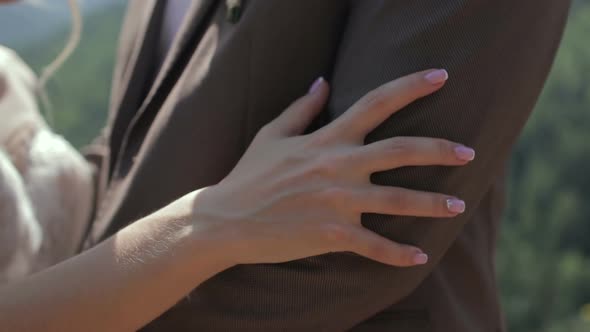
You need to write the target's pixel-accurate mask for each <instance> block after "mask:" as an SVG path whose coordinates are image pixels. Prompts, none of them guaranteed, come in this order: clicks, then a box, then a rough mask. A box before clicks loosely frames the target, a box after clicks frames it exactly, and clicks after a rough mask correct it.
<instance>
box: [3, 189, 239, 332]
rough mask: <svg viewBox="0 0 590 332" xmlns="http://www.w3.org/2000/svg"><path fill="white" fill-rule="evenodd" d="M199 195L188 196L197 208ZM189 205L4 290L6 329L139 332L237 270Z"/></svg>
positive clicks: (159, 215)
mask: <svg viewBox="0 0 590 332" xmlns="http://www.w3.org/2000/svg"><path fill="white" fill-rule="evenodd" d="M197 196H198V192H197V193H194V194H191V195H188V196H186V197H184V198H183V199H190V200H193V201H194V202H195V204H196V201H197V200H196V198H197ZM175 204H176V205H177V207H174V205H175ZM186 206H194V204H185V205H183V204H179V203H178V202H175V203H173V204H172V209H166V210H165V212H164V213H161V212H158V213H156V214H153V215H150V216H148V217H146V218H144V219H142V220H140V221H138V222H136V223H134V224H132V225H130V226H129V227H127V228H125V229H123V230H122V231H120V232H119V233H117V234H116V235H115V236H113V237H111V238H110V239H108V240H107V241H105V242H103V243H102V244H100V245H98V246H97V247H95V248H93V249H91V250H89V251H87V252H85V253H83V254H82V255H79V256H77V257H74V258H72V259H69V260H67V261H65V262H63V263H61V264H58V265H56V266H54V267H53V268H50V269H48V270H46V271H44V272H41V273H38V274H36V275H33V276H31V277H30V278H27V279H24V280H23V281H21V282H17V283H12V284H9V285H8V286H7V287H5V288H4V289H1V290H0V330H3V331H23V330H26V331H134V330H137V329H138V328H140V327H141V326H143V325H145V324H146V323H148V322H149V321H151V320H153V319H154V318H156V317H157V316H159V315H160V314H161V313H163V312H164V311H165V310H167V309H168V308H170V307H172V306H173V305H174V304H175V303H176V302H177V301H178V300H180V299H181V298H182V297H183V296H185V295H186V294H188V293H189V292H190V291H191V290H192V289H193V288H194V287H196V286H197V285H199V284H200V283H201V282H203V281H204V280H206V279H208V278H210V277H211V276H213V275H215V274H216V273H218V272H220V271H222V270H224V269H226V268H228V267H230V266H231V265H232V263H231V262H230V260H229V259H227V255H226V253H225V252H224V251H223V246H220V243H219V241H220V238H219V237H216V236H215V235H214V234H212V232H210V231H209V228H208V229H205V228H204V227H202V225H206V224H207V223H206V222H202V221H201V222H196V221H195V220H194V213H192V211H186V210H187V209H188V208H187V207H186ZM183 210H184V211H183ZM170 211H172V212H170ZM189 216H190V217H189ZM220 249H221V250H220Z"/></svg>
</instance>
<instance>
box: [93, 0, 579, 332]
mask: <svg viewBox="0 0 590 332" xmlns="http://www.w3.org/2000/svg"><path fill="white" fill-rule="evenodd" d="M162 3H163V1H157V0H137V1H130V5H129V10H128V15H127V17H126V20H125V24H124V27H123V31H122V34H121V47H120V52H119V55H118V57H119V58H118V66H117V68H116V72H115V76H114V83H113V94H112V104H111V113H110V117H109V122H108V127H107V129H106V130H105V133H104V136H103V138H104V140H103V141H104V144H103V145H99V146H98V148H97V149H96V150H95V152H96V153H95V155H94V157H95V160H97V162H100V163H101V164H102V167H101V175H100V177H99V183H100V186H99V201H100V202H99V204H98V207H97V216H96V218H95V221H94V223H93V226H92V229H91V230H90V234H89V241H88V244H90V245H91V244H93V243H96V242H98V241H101V240H103V239H105V238H106V237H108V236H110V235H112V234H113V233H114V232H116V231H117V230H119V229H120V228H122V227H124V226H125V225H127V224H129V223H131V222H133V221H134V220H137V219H138V218H140V217H142V216H144V215H146V214H148V213H150V212H152V211H154V210H156V209H158V208H160V207H162V206H163V205H165V204H166V203H168V202H170V201H172V200H174V199H175V198H176V197H179V196H181V195H182V194H184V193H187V192H189V191H192V190H194V189H197V188H201V187H204V186H208V185H212V184H215V183H216V182H218V181H219V180H221V179H222V178H223V177H224V176H225V175H226V174H227V173H228V171H230V169H231V168H232V167H233V166H234V164H235V163H236V161H237V160H238V158H239V157H240V155H241V154H242V153H243V152H244V149H245V148H246V147H247V145H248V144H249V142H250V141H251V139H252V138H253V136H254V135H255V133H256V132H257V130H258V129H259V128H260V127H261V126H262V125H264V124H265V123H267V122H268V121H270V120H271V119H273V118H274V117H276V116H277V115H278V114H279V112H281V111H282V110H283V109H285V107H286V106H287V105H288V104H289V103H290V102H291V101H292V100H294V99H295V98H296V97H298V96H300V95H302V94H304V93H305V91H306V89H307V87H308V86H309V84H310V83H311V82H312V81H313V80H314V79H315V78H316V77H318V76H320V75H323V76H325V77H327V78H328V80H329V81H330V82H331V83H332V86H333V92H332V96H331V99H330V102H329V105H328V108H327V110H326V112H325V115H324V121H329V120H330V119H333V118H335V117H337V116H339V115H341V114H342V113H343V112H344V111H345V110H346V109H347V108H348V107H349V106H350V105H351V104H352V103H353V102H354V101H355V100H357V99H358V98H359V97H361V96H362V95H363V94H365V93H366V92H368V91H369V90H371V89H373V88H375V87H377V86H378V85H380V84H382V83H385V82H386V81H389V80H391V79H394V78H397V77H399V76H402V75H404V74H408V73H411V72H414V71H418V70H423V69H427V68H432V67H440V68H446V69H448V71H449V72H450V75H451V78H450V81H449V82H448V84H447V86H446V87H445V88H444V89H443V90H442V91H440V92H439V93H437V94H435V95H433V96H430V97H428V98H426V99H424V100H421V101H419V102H417V103H415V104H413V105H411V106H410V107H408V108H407V109H406V110H404V111H402V112H400V113H398V114H396V115H395V116H393V117H392V118H391V119H390V120H388V121H387V122H385V123H384V124H383V125H382V126H380V127H379V128H378V129H377V130H375V132H374V133H372V134H371V135H370V137H369V138H368V141H375V140H380V139H384V138H387V137H391V136H398V135H406V136H431V137H441V138H446V139H451V140H453V141H457V142H462V143H464V144H467V145H469V146H472V147H474V148H475V149H476V151H477V158H476V160H475V161H474V162H473V163H471V164H470V165H469V166H466V167H460V168H449V167H420V168H404V169H399V170H395V171H390V172H383V173H379V174H375V175H374V176H373V181H374V182H376V183H379V184H385V185H396V186H402V187H407V188H413V189H421V190H429V191H437V192H443V193H447V194H452V195H456V196H458V197H461V198H463V199H465V200H466V202H467V206H468V210H467V212H466V213H465V214H463V215H461V216H459V217H457V218H454V219H453V220H445V221H443V220H434V219H426V218H412V217H392V216H381V215H366V216H364V221H363V222H364V225H365V226H366V227H368V228H370V229H372V230H375V231H376V232H378V233H380V234H383V235H385V236H387V237H389V238H392V239H395V240H398V241H401V242H406V243H413V244H416V245H419V246H420V247H422V248H424V250H425V251H426V252H427V253H428V254H429V255H430V257H431V260H430V262H429V263H428V265H426V266H422V267H413V268H395V267H389V266H385V265H381V264H378V263H375V262H372V261H369V260H366V259H364V258H360V257H357V256H355V255H352V254H331V255H324V256H320V257H314V258H310V259H305V260H300V261H294V262H290V263H286V264H275V265H270V264H269V265H253V266H238V267H235V268H233V269H231V270H228V271H226V272H224V273H221V274H220V275H218V276H216V277H215V278H213V279H211V280H210V281H208V282H206V283H205V284H203V285H202V286H200V287H199V288H197V289H196V290H195V291H194V292H192V294H191V295H190V296H188V297H187V298H186V299H185V300H183V301H181V302H180V303H178V305H176V306H175V307H174V308H172V309H171V310H169V311H168V312H167V313H165V314H164V315H162V316H161V317H160V318H158V319H156V320H155V321H154V322H152V323H151V324H149V325H148V326H146V327H145V328H144V329H145V331H229V330H242V331H314V330H317V331H341V330H347V329H355V330H357V331H460V332H461V331H465V332H467V331H469V332H473V331H501V330H502V329H503V327H502V326H503V324H502V315H501V312H500V309H499V304H498V295H497V289H496V281H495V276H494V246H495V240H496V235H497V233H498V223H499V220H500V216H501V212H502V205H503V188H502V186H503V183H504V175H503V169H504V167H505V164H506V162H507V160H508V158H509V154H510V150H511V147H512V146H513V144H514V142H515V140H516V138H517V136H518V135H519V133H520V131H521V129H522V127H523V125H524V123H525V121H526V119H527V118H528V116H529V113H530V111H531V110H532V108H533V106H534V104H535V101H536V99H537V97H538V95H539V93H540V91H541V88H542V86H543V83H544V81H545V79H546V76H547V73H548V71H549V68H550V66H551V63H552V60H553V57H554V53H555V50H556V49H557V47H558V44H559V40H560V38H561V34H562V28H563V26H564V22H565V20H566V16H567V12H568V7H569V1H567V0H559V1H555V0H520V1H513V0H444V1H442V0H438V1H434V0H413V1H399V0H362V1H361V0H352V1H347V0H322V1H312V0H297V1H288V0H249V1H241V3H242V6H243V8H242V9H243V11H242V14H241V17H239V19H237V20H236V19H235V18H238V15H235V14H236V13H237V12H236V11H231V12H230V13H232V14H234V15H230V16H233V17H234V19H230V20H228V18H227V17H228V9H227V8H226V2H225V1H218V0H197V1H194V3H193V5H192V7H191V9H190V10H189V12H188V20H187V21H186V23H185V24H184V26H183V27H182V28H181V32H180V35H181V37H180V38H179V39H178V40H177V41H176V43H175V44H174V45H173V50H172V51H171V53H170V55H169V56H168V57H167V58H166V60H165V61H164V64H163V66H162V67H161V69H160V70H158V66H159V63H158V60H157V52H158V39H159V26H160V24H161V20H162V10H163V6H162ZM261 199H262V198H261ZM277 250H280V248H277ZM200 254H206V253H200Z"/></svg>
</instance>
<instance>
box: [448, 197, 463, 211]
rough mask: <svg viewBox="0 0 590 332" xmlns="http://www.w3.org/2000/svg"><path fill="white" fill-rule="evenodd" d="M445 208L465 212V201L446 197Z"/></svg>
mask: <svg viewBox="0 0 590 332" xmlns="http://www.w3.org/2000/svg"><path fill="white" fill-rule="evenodd" d="M447 209H448V210H449V212H452V213H463V212H465V202H463V201H462V200H460V199H457V198H449V199H447Z"/></svg>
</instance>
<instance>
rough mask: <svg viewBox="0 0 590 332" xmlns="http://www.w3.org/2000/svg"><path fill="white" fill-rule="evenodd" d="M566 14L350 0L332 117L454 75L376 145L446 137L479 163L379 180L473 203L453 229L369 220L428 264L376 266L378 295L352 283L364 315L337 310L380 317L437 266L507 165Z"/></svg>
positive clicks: (546, 4) (473, 4)
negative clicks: (422, 75) (412, 76)
mask: <svg viewBox="0 0 590 332" xmlns="http://www.w3.org/2000/svg"><path fill="white" fill-rule="evenodd" d="M568 7H569V1H552V0H542V1H517V2H514V1H510V0H493V1H492V0H477V1H464V0H448V1H431V0H418V1H356V2H355V3H354V5H353V8H352V11H351V16H350V18H349V22H348V26H347V29H346V31H345V34H344V36H343V41H342V44H341V47H340V50H339V54H338V57H337V64H336V68H335V73H334V76H333V80H332V81H333V82H332V84H333V92H332V99H331V101H330V108H329V110H330V112H331V114H332V116H333V117H337V116H339V115H341V114H342V112H344V111H345V110H346V108H347V107H348V106H349V105H350V104H352V103H353V102H354V101H355V100H357V99H358V98H359V97H360V96H362V95H363V94H364V93H366V92H367V91H369V90H370V89H372V88H373V87H375V86H378V85H380V84H381V83H383V82H386V81H388V80H391V79H393V78H395V77H399V76H402V75H405V74H407V73H410V72H413V71H416V70H420V69H424V68H435V67H437V68H446V69H447V70H448V71H449V73H450V79H449V81H448V83H447V84H448V85H447V86H446V87H445V88H444V89H442V90H441V91H440V92H438V93H437V94H435V95H434V96H430V97H428V98H425V99H424V100H421V101H419V102H417V103H415V104H413V105H410V106H409V107H408V108H407V109H405V110H403V111H402V112H400V113H398V114H396V115H394V116H393V117H392V118H391V119H389V120H388V121H386V122H385V123H384V124H383V125H381V126H380V127H379V128H378V129H377V130H375V131H374V132H373V133H372V134H371V135H370V136H369V138H368V142H373V141H377V140H382V139H385V138H389V137H392V136H430V137H438V138H445V139H450V140H453V141H456V142H461V143H463V144H466V145H468V146H471V147H473V148H475V150H476V152H477V156H476V159H475V161H473V162H472V163H471V164H470V165H469V166H467V167H459V168H444V167H426V168H423V167H421V168H406V169H399V170H395V171H390V172H384V173H379V174H375V175H374V176H373V181H374V182H375V183H377V184H383V185H395V186H401V187H407V188H411V189H419V190H426V191H433V192H445V193H449V194H453V195H456V196H457V197H459V198H461V199H464V200H465V201H466V203H467V212H466V213H465V214H463V215H460V216H458V217H456V218H455V219H454V220H451V221H441V220H435V219H423V218H409V217H389V216H377V215H367V216H366V217H365V218H364V225H365V226H366V227H368V228H370V229H372V230H375V231H376V232H378V233H380V234H383V235H385V236H387V237H389V238H391V239H394V240H397V241H400V242H405V243H410V244H414V245H417V246H419V247H421V248H424V250H425V252H426V253H428V254H429V256H430V261H429V263H428V265H427V266H426V267H423V268H422V267H421V268H410V269H392V268H388V267H377V266H373V267H372V268H370V270H371V271H372V273H373V277H371V279H372V280H373V282H374V284H376V285H378V287H375V286H373V285H370V283H369V282H368V283H366V284H359V285H356V286H354V285H353V284H351V285H348V286H349V287H353V289H348V291H349V292H350V294H351V295H352V296H354V297H355V301H351V302H350V303H349V304H352V302H356V303H363V306H362V308H360V307H361V306H359V308H357V309H358V310H357V311H351V310H349V309H350V308H348V307H347V304H343V305H342V306H341V307H340V308H336V310H342V312H360V314H361V315H367V317H368V316H370V315H372V314H375V313H377V312H378V311H380V310H382V309H385V308H386V307H388V306H390V305H392V304H394V303H396V302H397V301H399V300H401V299H402V298H403V297H405V296H406V295H408V294H409V293H411V292H412V291H413V290H414V289H415V288H416V287H417V286H418V285H419V284H420V283H421V282H422V281H423V280H424V278H425V277H426V276H427V275H428V274H429V273H430V272H431V271H432V269H433V268H434V267H435V266H436V264H437V263H438V261H439V260H440V258H441V257H442V256H443V255H444V253H445V252H446V250H447V249H448V248H449V247H450V245H451V244H452V243H453V241H454V240H455V238H456V237H457V236H458V235H459V233H460V232H461V230H462V228H463V226H464V225H465V223H467V222H468V221H469V219H470V217H471V212H472V211H474V210H475V208H476V207H477V205H478V203H479V201H480V200H481V199H482V197H483V195H484V194H485V193H486V191H488V189H489V186H490V184H491V182H492V180H493V179H494V177H495V176H496V175H497V174H498V172H499V171H501V169H502V168H503V167H504V165H505V163H506V161H507V159H508V158H509V154H510V150H511V148H512V146H513V145H514V143H515V140H516V139H517V137H518V135H519V133H520V132H521V130H522V127H523V125H524V123H525V121H526V120H527V118H528V116H529V114H530V112H531V110H532V108H533V106H534V104H535V102H536V100H537V97H538V95H539V93H540V91H541V89H542V87H543V84H544V82H545V79H546V76H547V73H548V71H549V69H550V66H551V64H552V60H553V57H554V53H555V50H556V49H557V47H558V44H559V41H560V38H561V34H562V28H563V26H564V22H565V20H566V16H567V12H568ZM359 264H360V263H359ZM367 265H370V263H367ZM353 267H354V266H353ZM357 267H358V268H360V265H359V266H357ZM352 271H354V270H351V272H350V273H355V272H352ZM382 279H383V281H384V282H382V283H380V282H379V280H382ZM383 285H391V286H390V287H389V288H385V289H384V288H383ZM345 307H346V308H345ZM363 318H366V317H361V316H359V317H353V318H352V319H351V320H350V321H351V322H352V320H353V319H357V320H362V319H363Z"/></svg>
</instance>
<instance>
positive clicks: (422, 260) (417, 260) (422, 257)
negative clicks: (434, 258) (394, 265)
mask: <svg viewBox="0 0 590 332" xmlns="http://www.w3.org/2000/svg"><path fill="white" fill-rule="evenodd" d="M427 262H428V255H426V254H416V255H415V256H414V264H417V265H424V264H426V263H427Z"/></svg>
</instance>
